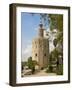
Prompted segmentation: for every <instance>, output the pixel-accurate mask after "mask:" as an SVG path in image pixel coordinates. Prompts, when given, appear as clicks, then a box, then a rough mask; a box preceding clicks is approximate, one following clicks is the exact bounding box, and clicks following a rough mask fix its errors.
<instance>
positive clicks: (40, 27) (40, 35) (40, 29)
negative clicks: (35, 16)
mask: <svg viewBox="0 0 72 90" xmlns="http://www.w3.org/2000/svg"><path fill="white" fill-rule="evenodd" d="M43 36H44V28H43V24H39V37H43Z"/></svg>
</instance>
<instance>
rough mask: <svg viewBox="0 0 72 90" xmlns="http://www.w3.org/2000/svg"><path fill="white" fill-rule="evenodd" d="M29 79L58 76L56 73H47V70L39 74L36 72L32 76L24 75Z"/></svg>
mask: <svg viewBox="0 0 72 90" xmlns="http://www.w3.org/2000/svg"><path fill="white" fill-rule="evenodd" d="M24 76H27V77H33V76H56V73H46V72H45V70H40V71H39V72H36V73H35V74H32V75H24Z"/></svg>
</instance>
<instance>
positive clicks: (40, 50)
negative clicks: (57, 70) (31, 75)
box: [32, 37, 49, 69]
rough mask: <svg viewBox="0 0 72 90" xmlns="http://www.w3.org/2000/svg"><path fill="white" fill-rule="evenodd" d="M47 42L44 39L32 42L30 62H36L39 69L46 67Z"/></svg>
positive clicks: (47, 56)
mask: <svg viewBox="0 0 72 90" xmlns="http://www.w3.org/2000/svg"><path fill="white" fill-rule="evenodd" d="M48 58H49V41H48V39H46V38H44V37H38V38H35V39H33V41H32V60H36V61H37V62H38V64H39V69H41V68H44V67H46V66H48Z"/></svg>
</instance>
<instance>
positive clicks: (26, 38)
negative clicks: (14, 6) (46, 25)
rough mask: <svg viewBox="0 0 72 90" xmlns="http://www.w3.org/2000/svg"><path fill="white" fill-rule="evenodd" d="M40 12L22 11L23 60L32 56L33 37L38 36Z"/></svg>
mask: <svg viewBox="0 0 72 90" xmlns="http://www.w3.org/2000/svg"><path fill="white" fill-rule="evenodd" d="M39 23H40V14H34V15H32V14H30V13H24V12H22V13H21V46H22V47H21V48H22V60H26V59H27V58H28V57H29V56H31V47H32V39H33V38H34V37H36V36H37V30H38V28H39Z"/></svg>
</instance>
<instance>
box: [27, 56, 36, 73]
mask: <svg viewBox="0 0 72 90" xmlns="http://www.w3.org/2000/svg"><path fill="white" fill-rule="evenodd" d="M27 65H28V67H29V69H31V70H32V73H34V72H35V65H37V62H36V61H34V60H32V57H29V58H28V64H27Z"/></svg>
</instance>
